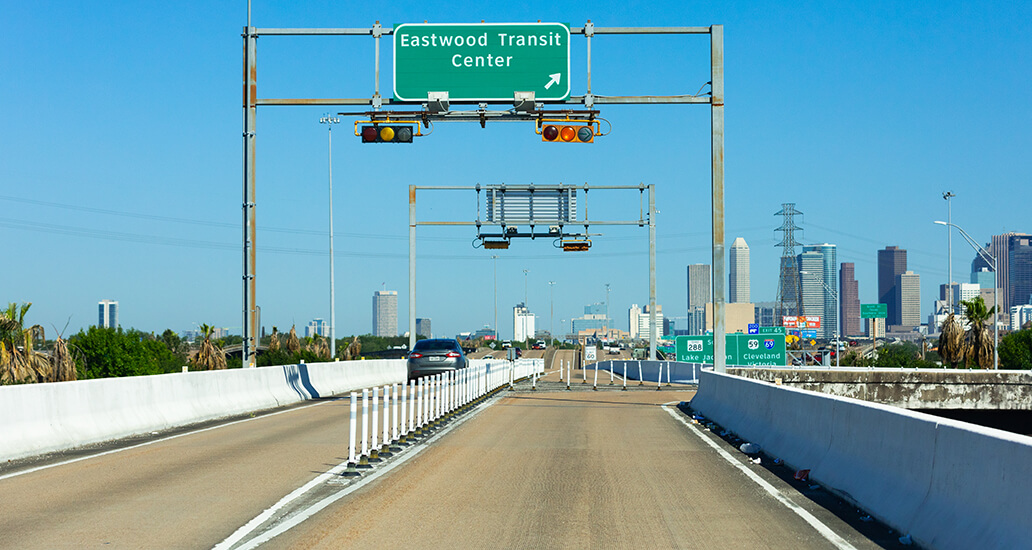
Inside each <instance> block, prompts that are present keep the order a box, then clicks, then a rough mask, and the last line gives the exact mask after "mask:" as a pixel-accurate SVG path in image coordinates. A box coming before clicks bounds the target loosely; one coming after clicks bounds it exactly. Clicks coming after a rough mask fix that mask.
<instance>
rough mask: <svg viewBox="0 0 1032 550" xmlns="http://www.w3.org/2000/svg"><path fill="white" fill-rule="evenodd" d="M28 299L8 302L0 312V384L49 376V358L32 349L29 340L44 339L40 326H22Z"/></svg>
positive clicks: (42, 379)
mask: <svg viewBox="0 0 1032 550" xmlns="http://www.w3.org/2000/svg"><path fill="white" fill-rule="evenodd" d="M31 306H32V302H29V303H27V304H22V305H21V306H20V307H19V306H18V304H16V303H14V302H11V303H10V304H8V305H7V309H6V310H2V311H0V384H21V383H31V382H42V381H44V380H46V379H47V378H48V377H49V376H50V360H49V359H48V358H47V356H46V355H44V354H42V353H39V352H37V351H34V350H33V349H32V346H33V341H34V340H35V339H36V338H40V339H42V340H44V341H45V338H46V337H45V335H44V331H43V327H41V326H39V325H32V326H31V327H29V328H24V327H25V314H26V313H27V312H28V311H29V307H31Z"/></svg>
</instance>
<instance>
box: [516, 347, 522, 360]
mask: <svg viewBox="0 0 1032 550" xmlns="http://www.w3.org/2000/svg"><path fill="white" fill-rule="evenodd" d="M520 357H523V350H521V349H520V348H516V358H517V359H519V358H520Z"/></svg>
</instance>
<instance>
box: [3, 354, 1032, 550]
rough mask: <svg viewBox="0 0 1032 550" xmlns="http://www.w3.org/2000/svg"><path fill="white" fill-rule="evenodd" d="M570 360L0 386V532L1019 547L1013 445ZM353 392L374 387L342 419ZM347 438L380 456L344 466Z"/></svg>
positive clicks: (276, 541)
mask: <svg viewBox="0 0 1032 550" xmlns="http://www.w3.org/2000/svg"><path fill="white" fill-rule="evenodd" d="M573 353H574V352H572V351H559V352H557V353H556V354H555V361H554V362H553V364H554V365H556V366H558V365H564V368H563V372H562V376H563V377H564V378H565V379H564V380H560V372H559V369H558V368H554V369H551V370H548V371H544V370H543V361H542V360H541V359H529V360H524V361H522V362H520V363H518V364H513V363H509V362H507V361H495V360H475V361H473V365H474V368H472V369H468V371H469V372H468V373H466V374H465V375H463V376H455V377H452V378H448V379H438V380H436V381H433V383H432V384H429V383H428V384H427V386H426V392H423V391H422V390H420V392H412V393H407V394H406V393H405V392H404V390H403V391H402V392H400V393H393V394H392V393H391V392H390V389H392V388H400V387H404V386H402V383H403V382H405V380H404V362H402V361H396V360H382V361H358V362H349V363H329V364H319V365H315V364H313V365H304V366H302V365H287V366H283V367H261V368H257V369H235V370H231V371H218V372H191V373H182V374H179V373H177V374H172V375H161V376H152V377H136V378H132V379H114V380H88V381H79V382H66V383H57V384H49V385H38V386H11V387H3V388H0V411H2V412H3V415H2V416H0V418H2V420H0V427H2V430H0V453H2V456H0V458H3V459H4V464H3V465H0V494H3V495H4V498H3V499H0V547H18V548H32V547H39V548H45V547H56V546H68V545H72V546H87V545H98V544H112V545H122V546H134V547H191V548H198V547H209V548H255V547H271V548H339V547H342V546H359V545H366V544H369V545H372V544H385V543H386V544H388V545H389V546H396V547H413V546H419V547H425V548H438V547H456V546H464V547H536V548H537V547H540V548H562V547H630V546H634V547H649V548H698V547H768V548H828V547H832V548H886V547H888V548H893V547H902V546H901V545H902V544H903V543H916V544H917V545H919V546H921V547H927V548H970V547H975V546H978V547H1020V546H1022V545H1023V544H1024V543H1025V542H1026V540H1025V539H1026V537H1027V533H1028V532H1030V530H1029V526H1030V523H1029V520H1028V519H1027V518H1026V517H1023V513H1024V511H1025V510H1027V509H1028V504H1029V501H1028V499H1029V498H1030V497H1029V496H1028V495H1027V494H1025V493H1027V491H1024V488H1025V487H1027V481H1028V480H1029V479H1030V477H1032V466H1030V465H1032V460H1029V459H1030V458H1032V438H1028V437H1022V436H1014V435H1010V434H1005V433H1002V432H997V431H996V430H991V429H982V428H978V427H974V426H971V425H965V424H963V423H958V422H953V421H947V420H942V419H935V418H934V417H929V416H927V415H923V414H920V413H912V412H908V411H904V410H900V409H893V408H892V407H887V406H884V405H878V404H872V403H865V402H861V401H858V400H855V399H850V398H844V397H835V396H826V395H820V394H817V393H814V392H808V391H804V390H799V389H795V388H789V387H785V386H778V385H775V384H772V383H768V382H762V381H756V380H748V379H745V378H741V377H737V376H730V375H724V374H718V373H713V372H710V371H703V372H701V373H699V382H700V383H699V385H698V386H695V385H685V384H678V383H677V382H676V380H675V381H674V383H672V384H671V385H669V386H668V385H666V384H665V383H663V384H659V383H651V382H649V381H646V382H645V384H644V385H637V384H628V385H627V387H628V390H627V391H623V390H622V386H623V384H622V383H621V382H622V380H620V379H621V378H622V368H621V367H622V366H623V365H620V363H619V362H618V361H616V362H613V363H611V364H610V365H609V366H616V367H617V368H613V369H611V372H613V373H614V376H615V377H616V379H617V380H618V383H617V384H614V385H612V386H610V385H608V383H606V384H598V385H597V386H596V385H595V384H592V383H591V382H592V379H591V378H589V377H591V376H593V375H594V374H595V373H596V372H601V373H603V374H605V375H606V377H608V373H607V372H606V371H595V370H594V365H588V366H587V369H588V370H587V371H584V370H582V369H580V368H579V367H578V366H577V363H576V361H575V360H574V359H575V358H574V356H573ZM566 365H569V366H572V367H573V368H572V371H571V369H569V368H566ZM674 367H675V368H682V369H683V368H684V367H679V366H678V365H674ZM571 376H572V378H573V380H574V381H575V382H580V383H574V384H568V382H569V381H570V377H571ZM428 382H429V381H428ZM567 386H569V387H570V388H571V389H570V390H569V391H568V390H566V387H567ZM408 387H410V388H411V386H408ZM363 389H364V390H367V394H368V393H370V391H369V390H372V392H371V395H373V396H376V395H385V394H384V393H383V392H380V390H381V389H388V392H387V393H386V395H389V396H391V397H392V399H389V400H387V401H386V402H384V401H381V402H379V404H376V403H377V402H376V401H372V402H371V403H370V402H367V407H365V409H366V411H367V413H366V416H364V417H363V416H361V415H360V416H359V418H364V420H362V421H361V422H359V423H357V424H356V423H354V422H349V420H350V419H351V418H352V416H351V415H352V414H353V413H352V412H351V411H352V410H354V409H353V408H352V406H351V403H352V399H353V398H352V397H351V395H352V392H355V391H361V390H363ZM593 389H594V390H595V391H592V390H593ZM378 392H379V393H378ZM435 392H436V393H435ZM399 395H400V396H407V397H408V398H409V400H408V401H407V403H406V404H402V403H399V399H398V397H399ZM339 396H343V397H345V398H344V399H341V398H340V397H339ZM417 396H418V398H419V400H418V401H417V400H416V399H415V398H416V397H417ZM374 399H375V397H374ZM689 402H690V404H689ZM399 405H400V406H401V407H400V409H399V408H397V407H398V406H399ZM176 411H179V412H176ZM184 411H185V412H184ZM406 411H408V412H406ZM377 412H379V413H380V416H379V423H377V420H376V416H375V415H376V413H377ZM177 415H178V416H177ZM420 415H422V422H423V424H422V425H421V426H417V425H418V424H419V423H420ZM370 416H372V418H370ZM227 417H228V418H227ZM412 419H414V420H412ZM198 420H203V422H202V423H200V424H198V423H197V421H198ZM370 420H371V421H372V422H371V424H369V421H370ZM399 420H400V422H399ZM406 421H407V422H406ZM91 424H92V425H97V426H96V427H93V428H90V426H91ZM115 425H118V431H121V432H123V435H124V434H125V433H131V434H134V435H132V437H131V438H129V439H122V440H118V441H114V442H110V441H106V440H107V439H111V437H118V436H110V435H108V436H104V435H100V432H101V431H102V430H101V428H104V427H108V428H110V427H111V426H115ZM130 425H131V426H130ZM406 426H407V427H408V428H410V429H411V428H414V427H419V428H422V431H423V433H421V434H419V435H416V430H414V429H412V430H411V431H410V432H409V434H408V435H409V438H408V440H407V441H406V442H405V444H401V439H403V437H402V436H404V435H405V432H404V430H405V429H406ZM368 428H371V430H369V429H368ZM397 428H401V429H400V430H399V431H398V432H396V433H395V432H394V431H392V430H395V429H397ZM381 429H382V430H383V433H384V437H383V439H381V440H379V443H382V444H383V445H382V446H381V445H378V444H377V440H376V439H375V438H376V437H377V434H379V433H380V432H381ZM110 431H111V430H110V429H109V430H108V433H110ZM356 432H358V433H359V434H361V437H360V440H361V441H362V442H369V443H371V445H369V446H368V449H365V450H364V452H362V455H363V456H364V457H366V458H374V457H373V456H372V454H371V453H370V451H371V450H373V449H381V450H383V451H386V452H385V453H383V454H386V455H389V456H383V454H381V455H380V456H376V457H375V459H376V460H378V462H375V461H372V460H370V461H369V465H370V466H371V467H370V468H367V469H363V470H360V471H359V473H360V475H358V476H355V477H348V476H345V475H343V474H345V473H346V471H347V470H348V466H349V464H351V462H352V457H351V456H349V454H350V453H351V452H352V451H351V450H350V449H349V446H350V445H349V439H350V440H354V438H355V436H356ZM370 436H371V437H372V440H371V441H370ZM48 437H49V438H51V439H52V441H44V440H45V439H47V438H48ZM26 441H31V442H32V445H30V446H31V447H32V449H29V450H26V449H25V447H26V445H25V442H26ZM87 442H90V444H89V445H83V443H87ZM746 443H752V444H754V445H759V447H760V449H756V448H749V447H743V445H745V444H746ZM19 445H21V449H22V450H21V451H17V450H16V449H18V448H19ZM363 446H364V443H363ZM745 451H748V453H746V452H745ZM19 457H21V458H19ZM796 470H809V476H808V477H807V476H805V475H803V476H802V479H799V480H796V479H793V474H794V473H797V472H796ZM900 540H902V541H903V542H902V543H901V542H900Z"/></svg>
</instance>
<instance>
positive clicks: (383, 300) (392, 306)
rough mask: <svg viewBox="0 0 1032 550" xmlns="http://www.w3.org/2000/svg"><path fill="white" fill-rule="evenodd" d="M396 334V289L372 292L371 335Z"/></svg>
mask: <svg viewBox="0 0 1032 550" xmlns="http://www.w3.org/2000/svg"><path fill="white" fill-rule="evenodd" d="M397 335H398V291H397V290H377V291H376V292H374V293H373V336H397Z"/></svg>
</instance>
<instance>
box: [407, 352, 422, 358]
mask: <svg viewBox="0 0 1032 550" xmlns="http://www.w3.org/2000/svg"><path fill="white" fill-rule="evenodd" d="M422 356H423V354H422V353H419V352H418V351H414V352H412V353H410V354H409V357H411V358H413V359H419V358H420V357H422Z"/></svg>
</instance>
